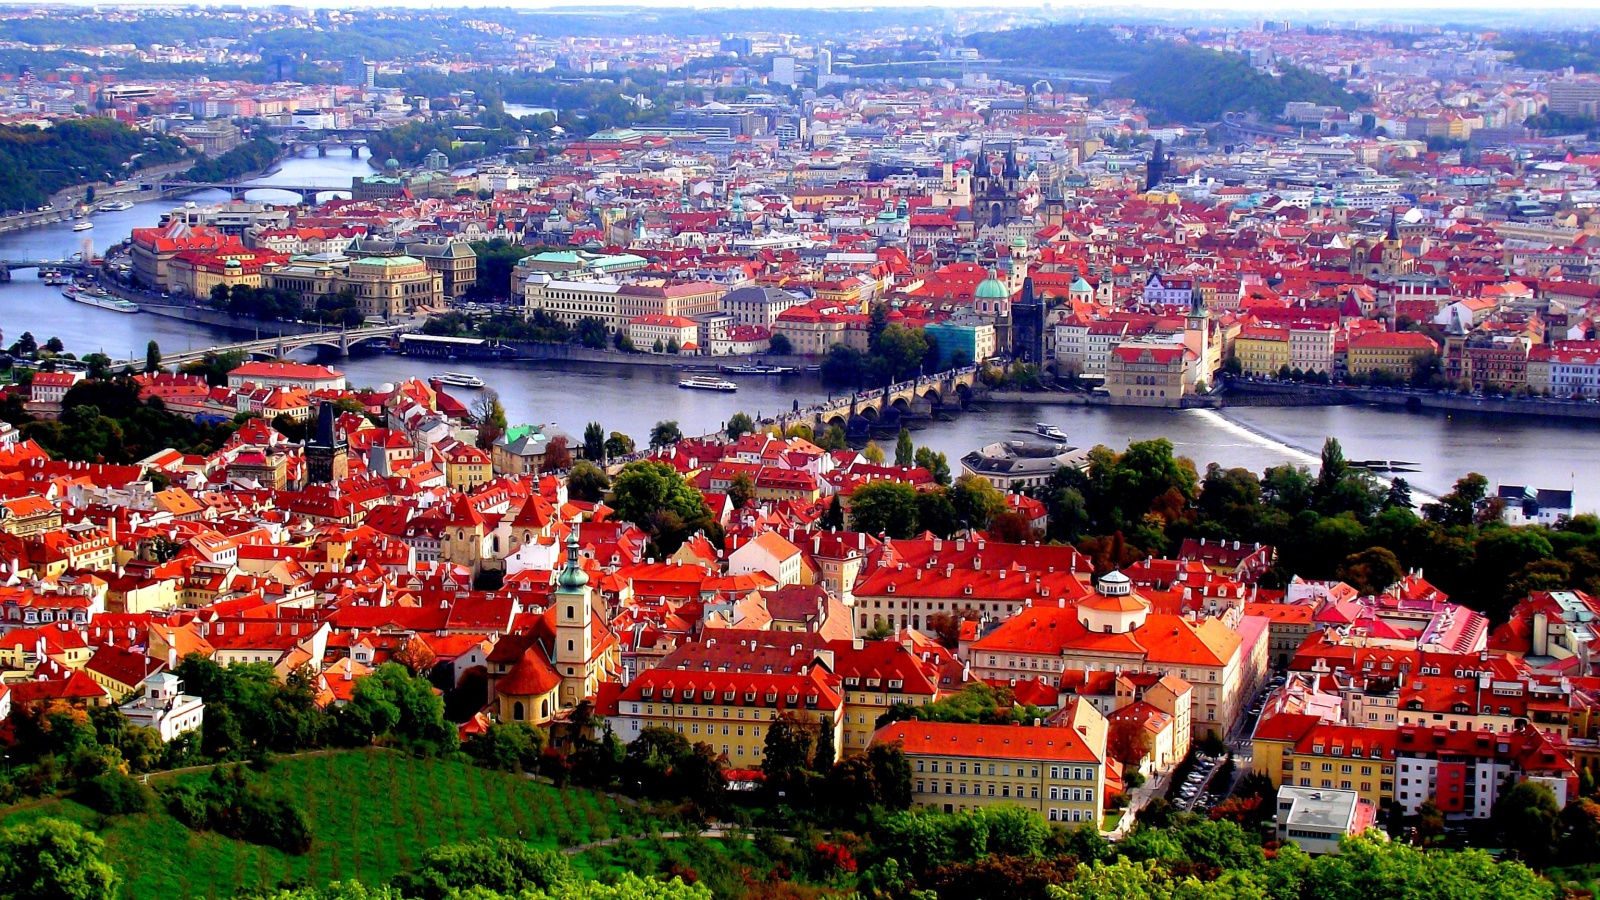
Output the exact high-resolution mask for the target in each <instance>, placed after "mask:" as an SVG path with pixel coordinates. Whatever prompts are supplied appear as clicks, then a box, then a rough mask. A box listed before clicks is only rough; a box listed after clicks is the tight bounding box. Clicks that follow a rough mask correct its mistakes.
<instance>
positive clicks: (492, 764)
mask: <svg viewBox="0 0 1600 900" xmlns="http://www.w3.org/2000/svg"><path fill="white" fill-rule="evenodd" d="M549 742H550V741H549V738H548V736H546V735H545V733H544V730H543V729H540V728H535V727H533V726H531V725H529V724H528V723H526V722H495V723H494V724H492V725H490V726H489V727H488V729H487V730H485V731H483V732H480V733H478V734H475V735H473V736H472V737H470V738H468V739H467V743H466V745H465V746H464V747H463V748H462V749H463V750H465V751H466V752H467V755H468V756H471V757H472V758H473V759H474V760H476V761H477V763H478V765H480V766H485V767H487V768H490V769H499V770H500V771H502V772H533V771H534V770H535V769H536V768H537V767H538V765H539V757H540V756H542V755H543V754H544V749H545V747H546V746H547V745H548V744H549Z"/></svg>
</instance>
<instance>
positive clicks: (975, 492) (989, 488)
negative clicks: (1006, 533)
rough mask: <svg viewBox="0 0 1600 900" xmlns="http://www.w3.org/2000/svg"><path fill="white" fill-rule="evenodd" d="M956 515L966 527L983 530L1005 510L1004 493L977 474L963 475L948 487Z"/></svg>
mask: <svg viewBox="0 0 1600 900" xmlns="http://www.w3.org/2000/svg"><path fill="white" fill-rule="evenodd" d="M950 502H951V503H953V504H955V508H956V515H957V517H959V519H960V520H961V522H962V523H964V524H965V525H966V526H967V527H968V528H973V529H977V530H979V531H982V530H985V529H987V528H988V527H989V523H990V521H992V520H993V519H994V517H995V516H998V515H1000V514H1001V513H1003V512H1005V511H1006V495H1005V494H1002V493H1001V492H1000V489H999V488H997V487H995V486H994V485H993V484H990V483H989V480H988V479H986V478H982V477H980V476H977V475H963V476H961V477H960V478H958V479H956V483H955V487H952V488H951V489H950Z"/></svg>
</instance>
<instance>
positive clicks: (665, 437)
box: [650, 419, 683, 449]
mask: <svg viewBox="0 0 1600 900" xmlns="http://www.w3.org/2000/svg"><path fill="white" fill-rule="evenodd" d="M681 440H683V431H682V430H680V429H679V428H678V423H677V422H674V421H672V420H670V419H669V420H663V421H660V422H657V423H656V424H655V427H654V428H651V429H650V447H651V448H652V449H658V448H661V447H670V446H672V445H673V444H676V443H678V442H679V441H681Z"/></svg>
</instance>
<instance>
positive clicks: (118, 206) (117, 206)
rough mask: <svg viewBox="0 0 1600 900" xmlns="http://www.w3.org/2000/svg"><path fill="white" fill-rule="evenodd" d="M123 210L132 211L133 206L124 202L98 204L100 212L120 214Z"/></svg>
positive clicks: (109, 201) (115, 201) (110, 201)
mask: <svg viewBox="0 0 1600 900" xmlns="http://www.w3.org/2000/svg"><path fill="white" fill-rule="evenodd" d="M125 209H133V204H132V203H129V202H128V201H126V200H107V201H106V202H105V203H102V204H100V211H101V212H122V211H123V210H125Z"/></svg>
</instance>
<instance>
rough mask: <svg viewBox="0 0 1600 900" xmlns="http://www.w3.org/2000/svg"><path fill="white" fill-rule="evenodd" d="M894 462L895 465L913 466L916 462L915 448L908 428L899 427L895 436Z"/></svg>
mask: <svg viewBox="0 0 1600 900" xmlns="http://www.w3.org/2000/svg"><path fill="white" fill-rule="evenodd" d="M894 464H895V465H897V466H914V465H916V464H917V448H916V447H915V446H914V445H913V444H912V443H911V431H910V429H906V428H902V429H900V435H899V436H898V437H896V438H895V442H894Z"/></svg>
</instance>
